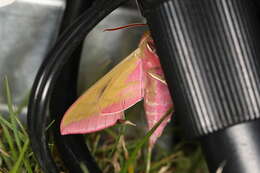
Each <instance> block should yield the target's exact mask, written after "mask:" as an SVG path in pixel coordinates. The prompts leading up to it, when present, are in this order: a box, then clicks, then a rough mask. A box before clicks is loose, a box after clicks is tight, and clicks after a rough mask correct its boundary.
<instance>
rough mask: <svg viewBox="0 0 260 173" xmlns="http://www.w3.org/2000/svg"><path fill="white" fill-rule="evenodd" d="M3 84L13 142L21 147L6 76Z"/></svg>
mask: <svg viewBox="0 0 260 173" xmlns="http://www.w3.org/2000/svg"><path fill="white" fill-rule="evenodd" d="M4 85H5V94H6V98H7V105H8V111H9V115H10V119H11V124H12V127H13V129H12V130H13V133H14V139H15V142H16V144H17V146H18V148H19V149H21V141H20V139H19V137H18V130H17V124H16V120H15V113H14V109H13V101H12V96H11V91H10V87H9V82H8V79H7V77H6V76H5V79H4Z"/></svg>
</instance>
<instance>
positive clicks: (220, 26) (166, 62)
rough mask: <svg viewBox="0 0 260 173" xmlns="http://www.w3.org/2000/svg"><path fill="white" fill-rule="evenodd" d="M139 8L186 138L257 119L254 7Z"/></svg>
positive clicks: (210, 1)
mask: <svg viewBox="0 0 260 173" xmlns="http://www.w3.org/2000/svg"><path fill="white" fill-rule="evenodd" d="M140 3H141V6H142V10H143V14H144V15H145V17H146V18H147V21H148V24H149V26H150V29H151V33H152V36H153V38H154V40H155V44H156V46H157V51H158V54H159V56H160V59H161V63H162V66H163V69H164V72H165V75H166V79H167V82H168V84H169V88H170V90H171V93H172V96H173V98H174V101H175V105H176V109H177V114H180V115H181V116H180V118H181V119H182V120H183V123H184V124H185V126H186V127H189V128H186V130H187V133H188V134H189V135H191V136H192V137H194V136H203V135H207V134H211V133H213V132H216V131H219V130H221V129H225V128H227V127H230V126H232V125H235V124H238V123H241V122H245V121H250V120H255V119H258V118H259V117H260V93H259V91H260V79H259V69H260V68H259V56H260V52H259V50H260V48H259V46H260V38H259V34H260V32H259V31H260V25H259V23H260V20H259V10H258V9H257V8H258V5H257V3H256V1H254V0H250V1H248V0H169V1H156V0H155V1H153V0H144V1H142V2H141V1H140ZM162 45H163V46H162Z"/></svg>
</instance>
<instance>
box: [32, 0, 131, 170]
mask: <svg viewBox="0 0 260 173" xmlns="http://www.w3.org/2000/svg"><path fill="white" fill-rule="evenodd" d="M126 1H127V0H98V1H95V2H94V3H93V4H92V7H90V8H89V9H88V10H86V12H84V13H83V15H81V16H80V17H79V18H78V19H77V20H76V21H75V22H74V24H72V25H71V26H70V27H69V28H68V29H67V30H66V31H65V32H64V33H63V34H62V36H61V37H60V39H59V40H58V41H57V43H56V44H55V45H54V47H53V48H52V50H51V51H50V52H49V54H48V56H47V57H46V59H45V60H44V62H43V64H42V65H41V67H40V69H39V72H38V74H37V76H36V79H35V81H34V84H33V88H32V91H31V96H30V102H29V107H28V130H29V136H30V139H31V145H32V149H33V152H34V154H35V156H36V158H37V160H38V161H39V163H40V165H41V168H42V169H43V171H44V172H45V173H58V172H59V170H58V168H57V166H56V164H55V162H54V160H53V158H52V156H51V154H50V150H49V147H48V138H47V136H46V131H45V127H46V126H47V123H48V116H47V114H48V106H49V101H50V99H51V97H52V93H53V89H54V86H55V83H57V82H58V81H57V79H58V76H59V75H60V74H61V72H62V69H63V67H64V66H66V64H67V63H69V60H70V59H72V58H73V57H72V56H71V55H72V53H73V51H74V50H75V49H76V48H77V47H78V46H79V45H80V44H81V43H82V42H83V40H84V39H85V37H86V35H87V34H88V33H89V32H90V31H91V30H92V29H93V27H94V26H96V24H97V23H98V22H99V21H101V20H102V19H103V18H104V17H106V16H107V15H108V14H109V13H110V12H112V11H113V10H114V9H116V8H117V7H118V6H120V5H121V4H122V3H124V2H126ZM64 94H66V93H64ZM61 102H62V100H61ZM61 116H62V115H61ZM73 139H75V141H73ZM69 141H70V142H75V143H77V142H79V144H78V145H79V147H80V148H82V150H83V151H86V153H82V154H86V155H87V156H88V157H89V159H87V160H84V161H85V162H83V164H85V165H86V166H87V167H88V169H89V171H90V172H91V173H99V172H101V171H100V169H99V168H98V166H97V164H96V163H95V161H94V160H93V158H92V157H91V155H90V154H89V152H88V149H87V146H86V145H84V144H83V140H80V139H79V140H77V136H75V137H71V138H70V139H69ZM68 149H69V148H68ZM82 150H80V151H82ZM80 151H79V150H73V149H71V150H70V151H69V152H68V153H69V154H68V157H69V156H71V157H74V158H68V159H72V160H71V161H75V162H76V161H78V159H77V157H76V156H77V155H79V153H78V152H80ZM65 159H66V158H65ZM77 165H78V166H79V164H77ZM79 169H80V168H79ZM75 172H77V171H75Z"/></svg>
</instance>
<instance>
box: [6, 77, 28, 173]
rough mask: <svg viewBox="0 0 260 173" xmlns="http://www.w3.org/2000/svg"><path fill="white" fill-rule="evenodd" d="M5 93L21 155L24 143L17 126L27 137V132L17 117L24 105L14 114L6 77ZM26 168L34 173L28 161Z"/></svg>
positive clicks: (24, 160)
mask: <svg viewBox="0 0 260 173" xmlns="http://www.w3.org/2000/svg"><path fill="white" fill-rule="evenodd" d="M4 84H5V93H6V97H7V104H8V111H9V115H10V119H11V126H12V130H13V134H14V138H15V142H16V145H17V147H18V150H19V153H21V152H22V141H21V139H20V138H19V130H18V128H17V125H19V127H20V128H21V129H22V131H23V133H24V134H25V135H26V134H27V133H26V131H25V129H24V127H23V125H22V124H21V122H20V121H19V119H18V118H17V117H16V115H17V113H19V111H21V110H22V108H23V107H24V106H23V105H22V106H20V108H19V109H18V111H17V113H15V112H14V108H13V99H12V95H11V91H10V87H9V82H8V79H7V77H5V81H4ZM26 140H28V136H26ZM22 161H23V163H24V165H25V168H26V170H27V172H29V173H32V169H31V167H30V164H29V162H28V161H27V160H26V159H23V160H22Z"/></svg>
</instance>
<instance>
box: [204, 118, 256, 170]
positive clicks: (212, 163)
mask: <svg viewBox="0 0 260 173" xmlns="http://www.w3.org/2000/svg"><path fill="white" fill-rule="evenodd" d="M259 132H260V120H257V121H251V122H247V123H243V124H239V125H235V126H233V127H230V128H228V129H225V130H221V131H219V132H217V133H214V134H211V135H208V136H206V137H203V138H202V139H201V141H202V147H203V149H204V153H205V157H206V160H207V162H208V167H209V168H210V172H212V173H216V171H217V170H218V169H219V168H220V167H221V165H223V166H224V167H223V168H224V169H223V172H222V173H233V172H235V173H258V172H259V170H260V164H259V163H260V147H259V144H260V135H259ZM223 163H224V164H223Z"/></svg>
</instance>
